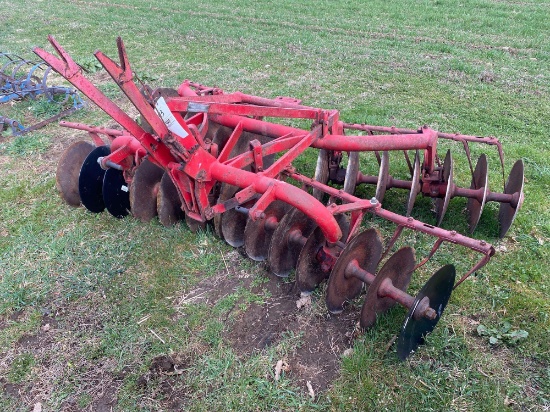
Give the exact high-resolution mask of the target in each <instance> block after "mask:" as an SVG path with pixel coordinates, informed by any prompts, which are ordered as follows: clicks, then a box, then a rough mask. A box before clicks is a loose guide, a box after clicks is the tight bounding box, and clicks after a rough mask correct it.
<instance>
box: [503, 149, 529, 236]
mask: <svg viewBox="0 0 550 412" xmlns="http://www.w3.org/2000/svg"><path fill="white" fill-rule="evenodd" d="M523 181H524V169H523V160H521V159H520V160H518V161H517V162H516V163H514V166H513V167H512V170H511V171H510V175H509V176H508V180H507V181H506V186H505V187H504V193H505V194H508V195H513V194H515V193H517V194H518V202H517V205H516V206H515V207H514V206H512V205H511V204H510V203H501V204H500V209H499V212H498V221H499V223H500V234H499V237H500V238H501V239H502V238H503V237H504V236H506V232H508V229H510V226H512V223H514V219H515V218H516V215H517V213H518V211H519V209H520V208H521V205H522V204H523Z"/></svg>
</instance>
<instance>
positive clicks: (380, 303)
mask: <svg viewBox="0 0 550 412" xmlns="http://www.w3.org/2000/svg"><path fill="white" fill-rule="evenodd" d="M415 264H416V262H415V257H414V249H413V248H412V247H408V246H407V247H404V248H401V249H399V250H398V251H397V252H395V253H394V254H393V255H391V256H390V258H389V259H388V260H387V261H386V263H385V264H384V266H382V269H380V271H379V272H378V274H377V275H376V278H374V282H372V284H371V285H370V286H369V289H368V292H367V296H366V297H365V303H364V304H363V308H362V309H361V322H360V323H361V327H362V328H363V329H368V328H370V327H371V326H372V325H374V323H375V322H376V317H377V316H378V314H379V313H384V312H385V311H387V310H388V309H390V308H391V307H393V306H394V305H395V304H396V303H397V302H396V301H395V300H393V299H392V298H390V297H389V296H388V297H382V296H380V293H379V288H380V285H381V284H382V281H383V280H384V279H390V280H391V281H392V284H393V286H395V287H396V288H397V289H400V290H402V291H406V290H407V288H408V287H409V283H410V281H411V276H412V272H413V270H414V266H415Z"/></svg>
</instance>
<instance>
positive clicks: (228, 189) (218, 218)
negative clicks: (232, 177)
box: [213, 183, 239, 239]
mask: <svg viewBox="0 0 550 412" xmlns="http://www.w3.org/2000/svg"><path fill="white" fill-rule="evenodd" d="M238 190H239V188H238V187H237V186H231V185H229V184H227V183H222V185H221V187H220V194H219V196H218V200H217V203H218V204H220V203H223V202H225V201H226V200H229V199H231V198H232V197H233V196H234V195H235V193H237V191H238ZM222 216H223V214H220V213H218V214H216V215H214V218H213V221H214V233H216V235H217V236H218V237H219V238H220V239H223V232H222Z"/></svg>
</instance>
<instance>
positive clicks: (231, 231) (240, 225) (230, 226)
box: [221, 200, 256, 247]
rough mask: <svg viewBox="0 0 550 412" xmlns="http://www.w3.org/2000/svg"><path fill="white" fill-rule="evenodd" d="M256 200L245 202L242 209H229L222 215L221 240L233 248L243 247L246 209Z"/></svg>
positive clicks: (246, 217) (246, 216)
mask: <svg viewBox="0 0 550 412" xmlns="http://www.w3.org/2000/svg"><path fill="white" fill-rule="evenodd" d="M255 202H256V200H254V201H251V202H247V203H246V204H244V205H243V207H236V208H234V209H229V210H228V211H226V212H224V213H223V214H222V221H221V228H222V234H223V239H224V240H225V241H226V242H227V243H229V244H230V245H231V246H233V247H241V246H243V245H244V230H245V228H246V221H247V219H248V213H247V212H248V209H249V208H250V207H252V206H253V205H254V203H255Z"/></svg>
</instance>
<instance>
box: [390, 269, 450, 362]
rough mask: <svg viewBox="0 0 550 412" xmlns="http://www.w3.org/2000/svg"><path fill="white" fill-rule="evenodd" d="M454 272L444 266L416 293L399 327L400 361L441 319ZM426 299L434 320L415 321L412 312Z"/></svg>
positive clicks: (398, 353) (398, 351)
mask: <svg viewBox="0 0 550 412" xmlns="http://www.w3.org/2000/svg"><path fill="white" fill-rule="evenodd" d="M455 276H456V270H455V267H454V266H453V265H446V266H443V267H442V268H441V269H439V270H438V271H437V272H436V273H435V274H434V275H433V276H432V277H431V278H430V279H428V281H427V282H426V284H425V285H424V287H423V288H422V289H421V290H420V292H418V295H416V298H415V300H414V303H413V305H412V306H411V307H410V309H409V313H408V315H407V317H406V318H405V322H403V326H402V327H401V333H400V334H399V338H398V340H397V356H398V357H399V359H401V360H405V359H407V357H408V356H409V355H410V354H411V353H412V352H414V351H415V350H416V348H417V347H418V345H420V344H422V343H423V342H424V338H425V337H426V335H427V334H428V333H430V332H431V331H432V330H434V328H435V326H436V325H437V322H439V319H440V318H441V315H442V313H443V310H444V309H445V307H446V306H447V302H449V298H450V297H451V293H452V291H453V286H454V282H455ZM425 297H428V299H429V300H430V307H431V308H432V309H434V310H435V311H436V313H437V316H436V318H435V319H427V318H425V317H419V319H415V316H414V314H415V313H414V312H415V310H416V308H417V307H418V304H419V303H420V301H421V300H422V299H424V298H425Z"/></svg>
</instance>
